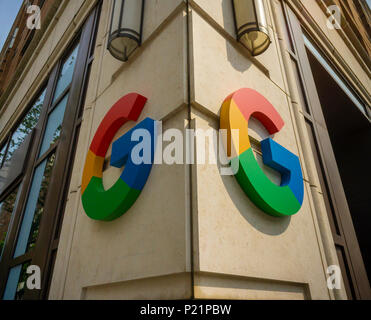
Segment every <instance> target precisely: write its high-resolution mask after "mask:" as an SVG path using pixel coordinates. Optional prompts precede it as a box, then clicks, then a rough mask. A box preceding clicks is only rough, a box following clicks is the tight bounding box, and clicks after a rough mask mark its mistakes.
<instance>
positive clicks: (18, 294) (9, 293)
mask: <svg viewBox="0 0 371 320" xmlns="http://www.w3.org/2000/svg"><path fill="white" fill-rule="evenodd" d="M29 266H30V262H26V263H24V264H23V265H22V264H20V265H18V266H16V267H14V268H12V269H10V272H9V276H8V281H7V283H6V287H5V292H4V296H3V299H4V300H22V299H23V295H24V289H25V285H26V281H27V268H28V267H29Z"/></svg>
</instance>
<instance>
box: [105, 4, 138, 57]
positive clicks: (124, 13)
mask: <svg viewBox="0 0 371 320" xmlns="http://www.w3.org/2000/svg"><path fill="white" fill-rule="evenodd" d="M143 11H144V0H114V3H113V10H112V17H111V28H110V34H109V39H108V50H109V51H110V53H111V54H112V55H113V56H114V57H115V58H117V59H119V60H121V61H127V60H128V58H129V56H130V55H131V54H132V53H133V51H134V50H135V49H136V48H137V47H138V46H140V44H141V41H142V24H143V23H142V22H143Z"/></svg>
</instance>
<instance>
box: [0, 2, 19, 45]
mask: <svg viewBox="0 0 371 320" xmlns="http://www.w3.org/2000/svg"><path fill="white" fill-rule="evenodd" d="M22 2H23V0H0V50H1V49H2V47H3V45H4V42H5V40H6V38H7V37H8V34H9V31H10V29H11V27H12V25H13V22H14V20H15V18H16V17H17V13H18V11H19V9H20V7H21V5H22Z"/></svg>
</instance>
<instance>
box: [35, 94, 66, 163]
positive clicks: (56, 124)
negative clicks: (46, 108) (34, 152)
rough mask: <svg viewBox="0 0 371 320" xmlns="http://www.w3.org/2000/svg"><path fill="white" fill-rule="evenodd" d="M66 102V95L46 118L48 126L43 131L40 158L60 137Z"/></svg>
mask: <svg viewBox="0 0 371 320" xmlns="http://www.w3.org/2000/svg"><path fill="white" fill-rule="evenodd" d="M67 100H68V95H66V96H65V97H64V98H63V100H62V101H61V102H60V103H59V104H58V106H57V107H56V108H55V109H54V110H53V112H52V113H51V114H50V116H49V118H48V124H47V126H46V129H45V133H44V138H43V142H42V145H41V150H40V154H39V155H40V156H42V155H43V154H44V153H45V152H46V151H47V150H48V149H49V148H50V146H51V145H52V144H54V143H55V142H57V141H58V139H59V137H60V134H61V129H62V122H63V117H64V112H65V110H66V105H67Z"/></svg>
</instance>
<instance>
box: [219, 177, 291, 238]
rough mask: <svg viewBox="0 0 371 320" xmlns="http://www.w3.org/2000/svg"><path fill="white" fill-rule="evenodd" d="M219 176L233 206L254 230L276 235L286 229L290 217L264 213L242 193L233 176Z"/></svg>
mask: <svg viewBox="0 0 371 320" xmlns="http://www.w3.org/2000/svg"><path fill="white" fill-rule="evenodd" d="M221 178H222V181H223V184H224V186H225V189H226V190H227V192H228V194H229V197H230V198H231V200H232V201H233V203H234V206H235V208H237V209H238V211H239V212H240V214H241V216H243V217H244V218H245V220H246V221H247V222H248V223H249V224H250V225H251V226H253V227H254V228H255V229H256V230H258V231H260V232H262V233H264V234H266V235H271V236H278V235H280V234H282V233H284V232H285V231H286V230H287V228H288V226H289V225H290V222H291V217H282V218H277V217H273V216H270V215H268V214H266V213H265V212H263V211H262V210H260V209H259V208H258V207H256V206H255V204H254V203H253V202H252V201H251V200H250V198H249V197H248V196H247V195H246V194H245V193H244V191H243V190H242V189H241V187H240V185H239V184H238V182H237V180H236V178H235V177H234V176H221Z"/></svg>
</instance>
